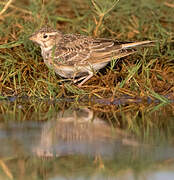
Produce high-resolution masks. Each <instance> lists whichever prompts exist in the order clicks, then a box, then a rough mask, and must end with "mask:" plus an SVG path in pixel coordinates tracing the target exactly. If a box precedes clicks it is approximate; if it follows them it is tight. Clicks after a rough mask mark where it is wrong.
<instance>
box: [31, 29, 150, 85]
mask: <svg viewBox="0 0 174 180" xmlns="http://www.w3.org/2000/svg"><path fill="white" fill-rule="evenodd" d="M29 39H30V40H32V41H33V42H35V43H37V44H38V45H39V46H40V48H41V54H42V57H43V59H44V62H45V64H46V65H47V66H48V67H49V68H51V69H53V70H54V71H55V72H56V74H58V75H60V76H62V77H64V78H68V79H72V80H73V82H74V83H77V82H80V83H79V84H78V86H79V87H81V86H82V85H83V84H84V83H85V82H86V81H88V80H89V79H90V78H91V77H92V76H93V75H94V74H95V73H96V72H97V71H98V70H100V69H102V68H104V67H105V66H106V65H107V64H108V63H109V62H110V61H112V60H113V59H118V58H122V57H125V56H128V55H130V54H133V53H135V52H136V47H138V46H143V45H149V44H152V43H153V41H148V40H147V41H140V42H119V41H117V40H112V39H104V38H93V37H89V36H84V35H79V34H63V33H62V32H60V31H58V30H56V29H52V28H50V27H44V28H41V29H40V30H38V31H36V32H35V33H33V34H32V35H31V36H30V38H29Z"/></svg>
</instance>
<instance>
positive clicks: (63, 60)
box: [52, 34, 91, 65]
mask: <svg viewBox="0 0 174 180" xmlns="http://www.w3.org/2000/svg"><path fill="white" fill-rule="evenodd" d="M90 43H91V39H90V38H89V37H86V36H81V35H71V34H66V35H64V39H63V40H62V42H60V43H59V44H58V45H56V47H55V49H54V48H53V51H54V52H53V53H52V54H54V61H55V63H57V64H59V65H80V64H81V65H85V64H87V63H86V62H87V60H88V59H89V58H90V54H91V50H90V48H89V46H90Z"/></svg>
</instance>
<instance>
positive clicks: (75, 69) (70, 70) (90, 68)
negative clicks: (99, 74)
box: [45, 61, 108, 78]
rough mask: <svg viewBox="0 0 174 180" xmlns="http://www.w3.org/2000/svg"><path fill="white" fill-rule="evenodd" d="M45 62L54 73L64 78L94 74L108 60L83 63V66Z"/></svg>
mask: <svg viewBox="0 0 174 180" xmlns="http://www.w3.org/2000/svg"><path fill="white" fill-rule="evenodd" d="M45 64H46V65H47V66H48V67H49V68H51V69H53V70H54V71H55V73H56V74H58V75H60V76H62V77H64V78H75V77H81V76H86V75H89V74H94V73H95V72H96V71H98V70H100V69H102V68H103V67H105V66H106V65H107V64H108V62H104V63H96V64H93V65H85V66H66V65H60V66H59V65H57V64H52V63H50V62H48V61H45Z"/></svg>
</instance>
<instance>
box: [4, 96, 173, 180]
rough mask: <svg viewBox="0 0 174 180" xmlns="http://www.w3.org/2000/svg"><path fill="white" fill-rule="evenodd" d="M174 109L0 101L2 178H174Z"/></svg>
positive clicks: (143, 105)
mask: <svg viewBox="0 0 174 180" xmlns="http://www.w3.org/2000/svg"><path fill="white" fill-rule="evenodd" d="M173 120H174V115H173V106H172V104H170V105H164V104H150V103H146V104H145V103H144V104H138V103H135V102H132V103H129V104H124V105H120V104H119V105H116V104H114V105H108V103H107V104H106V105H105V104H104V103H102V104H100V103H98V104H97V103H94V102H93V103H74V102H73V101H68V102H67V101H66V102H65V101H47V100H45V101H43V100H42V101H41V100H28V99H25V100H24V99H20V100H15V99H14V100H13V101H0V147H1V148H0V169H1V171H0V179H22V180H23V179H25V180H27V179H50V180H59V179H60V180H62V179H77V180H81V179H97V180H98V179H101V180H105V179H109V180H110V179H114V180H115V179H116V180H117V179H119V180H120V179H123V180H151V179H153V180H156V179H157V180H162V179H167V180H170V179H174V141H173V137H174V121H173Z"/></svg>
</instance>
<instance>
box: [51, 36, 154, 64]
mask: <svg viewBox="0 0 174 180" xmlns="http://www.w3.org/2000/svg"><path fill="white" fill-rule="evenodd" d="M151 43H153V42H152V41H141V42H119V41H113V40H111V39H92V38H90V37H86V36H82V35H71V34H67V35H64V39H63V40H62V42H61V43H60V44H59V45H58V46H56V49H55V54H54V59H55V62H56V63H57V64H60V65H87V64H88V65H89V64H93V63H94V64H95V63H102V62H109V61H111V60H112V59H113V58H114V59H117V58H121V57H124V56H128V55H130V54H132V53H134V52H136V50H135V47H136V46H142V45H146V44H151Z"/></svg>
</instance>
